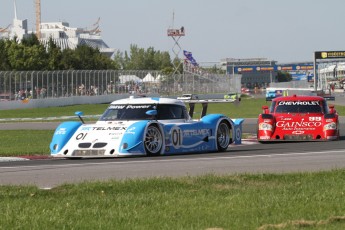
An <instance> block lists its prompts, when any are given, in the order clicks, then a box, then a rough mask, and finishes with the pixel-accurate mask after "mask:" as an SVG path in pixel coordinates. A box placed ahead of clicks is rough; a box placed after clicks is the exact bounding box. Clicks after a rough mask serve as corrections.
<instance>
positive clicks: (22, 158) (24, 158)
mask: <svg viewBox="0 0 345 230" xmlns="http://www.w3.org/2000/svg"><path fill="white" fill-rule="evenodd" d="M49 158H50V156H19V157H0V162H13V161H29V160H44V159H49Z"/></svg>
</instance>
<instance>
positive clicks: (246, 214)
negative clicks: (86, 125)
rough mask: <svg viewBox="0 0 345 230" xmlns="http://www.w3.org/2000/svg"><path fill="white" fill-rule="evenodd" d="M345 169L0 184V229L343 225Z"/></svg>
mask: <svg viewBox="0 0 345 230" xmlns="http://www.w3.org/2000/svg"><path fill="white" fill-rule="evenodd" d="M344 191H345V170H334V171H331V172H317V173H294V174H282V175H280V174H258V175H249V174H244V175H228V176H216V175H205V176H200V177H183V178H178V179H172V178H153V179H146V180H144V179H140V180H139V179H138V180H125V181H109V182H93V183H82V184H79V185H63V186H59V187H56V188H53V189H51V190H40V189H38V188H36V187H25V186H20V187H17V186H2V187H0V215H1V218H0V228H1V229H117V230H121V229H150V230H151V229H209V230H210V229H217V230H220V229H245V230H247V229H260V230H266V229H344V228H345V194H344Z"/></svg>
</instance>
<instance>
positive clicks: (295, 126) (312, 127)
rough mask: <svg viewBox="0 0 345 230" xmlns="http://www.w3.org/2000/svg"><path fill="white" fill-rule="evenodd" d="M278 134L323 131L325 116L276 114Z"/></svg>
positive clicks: (315, 114)
mask: <svg viewBox="0 0 345 230" xmlns="http://www.w3.org/2000/svg"><path fill="white" fill-rule="evenodd" d="M275 119H276V123H275V126H276V132H277V131H278V132H279V131H284V132H285V133H287V134H303V133H311V132H313V131H316V130H319V129H321V130H322V129H323V114H320V113H314V114H301V113H294V114H276V115H275Z"/></svg>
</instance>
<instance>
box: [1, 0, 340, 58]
mask: <svg viewBox="0 0 345 230" xmlns="http://www.w3.org/2000/svg"><path fill="white" fill-rule="evenodd" d="M16 2H17V14H18V15H17V16H18V18H20V19H28V23H29V28H30V29H34V28H35V9H34V0H16ZM41 4H42V22H53V21H54V22H55V21H67V22H69V23H70V26H71V27H80V28H87V27H88V28H91V26H92V25H93V24H94V23H95V22H96V21H97V19H98V18H99V17H100V18H101V21H100V26H101V30H102V33H101V35H102V37H103V39H104V40H105V42H106V43H107V44H108V45H109V46H110V47H112V48H116V49H119V50H120V51H125V50H129V47H130V45H131V44H136V45H138V46H139V47H142V48H148V47H151V46H152V47H154V48H155V50H160V51H169V52H171V49H172V47H173V45H174V42H173V40H172V38H170V37H168V36H167V35H166V32H167V29H168V28H169V27H174V28H180V27H181V26H184V27H185V30H186V36H185V37H183V38H181V39H180V45H181V47H182V49H185V50H188V51H191V52H192V53H193V56H194V58H195V59H196V60H197V61H198V62H201V63H203V62H219V61H220V60H221V59H223V58H256V57H260V58H268V59H272V60H276V61H278V62H279V63H284V62H296V61H312V59H313V52H314V51H321V50H345V29H344V27H345V26H344V23H345V14H344V13H343V11H344V9H345V1H344V0H327V1H324V0H212V1H211V0H207V1H206V0H169V1H168V0H126V1H118V0H97V1H91V0H84V1H81V0H59V1H53V0H41ZM173 14H174V20H173ZM13 17H14V10H13V0H1V5H0V27H6V26H7V25H8V24H10V23H11V22H12V19H13ZM171 54H172V52H171ZM172 56H173V54H172ZM181 57H182V52H181Z"/></svg>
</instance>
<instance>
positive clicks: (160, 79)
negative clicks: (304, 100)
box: [0, 70, 241, 100]
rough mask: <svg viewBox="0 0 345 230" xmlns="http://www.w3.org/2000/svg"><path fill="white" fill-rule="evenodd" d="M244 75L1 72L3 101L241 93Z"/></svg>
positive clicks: (85, 71)
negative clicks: (130, 95)
mask: <svg viewBox="0 0 345 230" xmlns="http://www.w3.org/2000/svg"><path fill="white" fill-rule="evenodd" d="M240 87H241V78H240V76H233V75H231V76H229V75H218V74H196V73H183V74H175V75H170V76H165V75H164V74H162V73H161V72H160V71H120V70H66V71H6V72H4V71H0V100H23V99H25V98H30V99H40V98H58V97H70V96H85V95H89V96H94V95H105V94H123V93H130V94H146V93H159V94H161V95H179V94H183V93H198V94H201V93H225V92H229V91H233V92H239V91H240Z"/></svg>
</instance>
